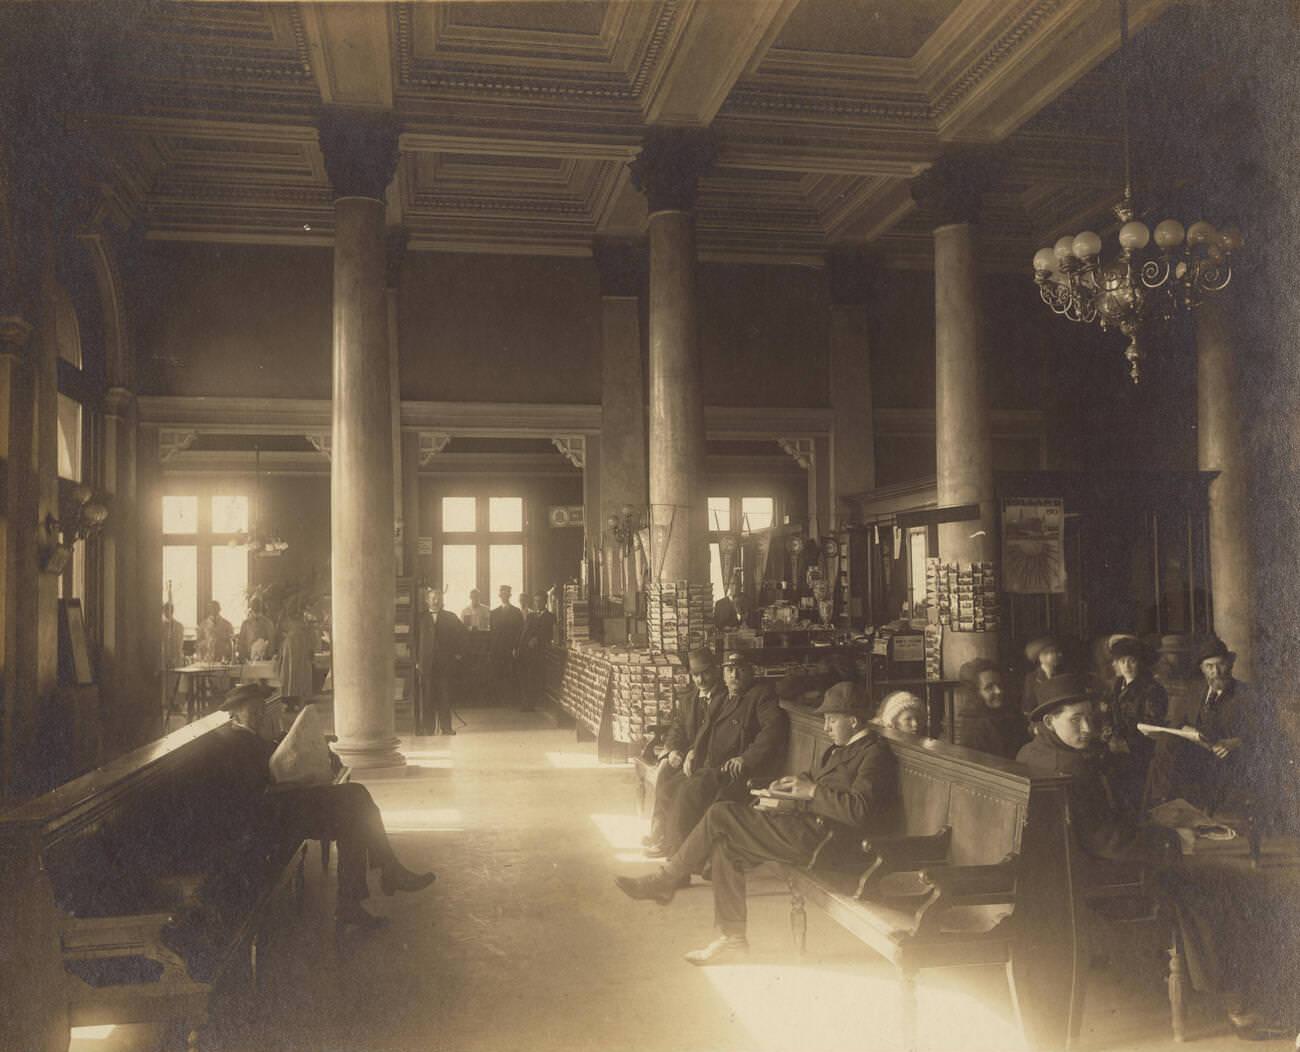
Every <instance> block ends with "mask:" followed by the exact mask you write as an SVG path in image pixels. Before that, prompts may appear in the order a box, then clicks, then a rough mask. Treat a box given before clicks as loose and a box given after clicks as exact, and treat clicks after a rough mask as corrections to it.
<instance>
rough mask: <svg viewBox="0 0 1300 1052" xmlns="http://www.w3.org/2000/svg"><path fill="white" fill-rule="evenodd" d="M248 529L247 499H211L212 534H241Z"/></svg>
mask: <svg viewBox="0 0 1300 1052" xmlns="http://www.w3.org/2000/svg"><path fill="white" fill-rule="evenodd" d="M247 529H248V498H247V497H213V498H212V532H213V533H243V532H244V531H246V530H247Z"/></svg>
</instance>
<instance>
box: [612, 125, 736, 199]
mask: <svg viewBox="0 0 1300 1052" xmlns="http://www.w3.org/2000/svg"><path fill="white" fill-rule="evenodd" d="M717 159H718V136H717V133H716V132H714V131H713V129H712V128H678V127H665V126H652V127H651V128H649V129H648V130H647V131H646V137H645V141H644V143H643V144H642V146H641V152H640V153H639V154H637V156H636V160H634V161H633V162H632V163H631V165H630V166H629V170H630V172H631V175H632V185H633V186H635V187H636V188H637V189H638V190H640V191H641V193H643V194H645V196H646V200H647V202H648V204H649V208H650V211H651V212H652V213H654V212H666V211H680V212H689V211H690V210H691V209H693V208H694V207H695V195H696V192H697V190H698V189H699V180H700V176H702V175H705V174H707V173H708V171H709V169H710V168H712V167H713V164H714V162H715V161H717Z"/></svg>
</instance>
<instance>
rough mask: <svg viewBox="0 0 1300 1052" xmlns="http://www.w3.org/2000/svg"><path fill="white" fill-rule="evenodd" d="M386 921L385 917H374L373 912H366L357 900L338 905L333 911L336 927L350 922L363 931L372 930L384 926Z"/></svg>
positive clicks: (344, 925) (341, 926) (342, 926)
mask: <svg viewBox="0 0 1300 1052" xmlns="http://www.w3.org/2000/svg"><path fill="white" fill-rule="evenodd" d="M387 923H388V918H387V917H376V916H375V915H374V914H373V913H367V912H366V910H365V908H364V907H363V906H362V905H361V903H359V902H353V903H349V904H348V905H345V906H340V907H339V908H338V909H337V910H335V912H334V927H335V928H336V929H337V928H344V927H346V926H347V925H349V924H351V925H354V926H355V927H358V928H361V929H362V930H363V931H374V930H375V929H376V928H382V927H384V926H385V925H386V924H387Z"/></svg>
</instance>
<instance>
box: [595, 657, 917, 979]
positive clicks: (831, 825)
mask: <svg viewBox="0 0 1300 1052" xmlns="http://www.w3.org/2000/svg"><path fill="white" fill-rule="evenodd" d="M816 712H817V713H818V714H819V715H821V716H822V717H823V718H824V720H825V727H826V733H827V734H828V735H829V736H830V739H831V743H832V744H831V746H830V747H829V748H828V749H826V751H825V752H824V753H823V754H822V755H821V757H819V759H818V762H817V764H816V766H815V767H814V768H813V771H812V772H811V773H802V774H793V775H787V776H785V777H783V778H778V779H777V780H776V781H774V782H772V784H771V785H770V786H769V789H768V791H769V792H770V793H772V794H774V796H776V797H777V798H778V799H782V798H783V799H784V801H786V802H788V809H782V810H777V809H770V810H769V809H760V808H755V807H750V806H748V805H746V804H743V803H739V802H737V801H734V800H723V801H719V802H718V803H715V804H713V806H711V807H710V808H709V810H708V812H707V813H706V814H705V816H704V818H703V820H702V821H700V822H699V824H697V825H696V827H695V828H694V829H693V830H692V831H691V834H690V836H688V837H687V838H686V842H685V843H684V844H682V846H681V848H680V849H679V850H678V851H677V852H676V853H675V854H674V855H673V856H672V857H671V858H670V859H669V860H668V861H667V863H665V865H664V866H663V868H662V869H660V870H659V872H658V873H655V874H653V875H651V876H648V877H639V878H633V877H617V878H616V879H615V883H616V884H617V885H618V887H619V889H620V890H621V891H623V893H624V894H626V895H628V896H629V897H631V898H634V899H653V900H654V901H656V902H658V903H660V904H661V905H667V904H668V903H669V902H671V901H672V899H673V895H674V893H675V892H676V890H677V889H678V888H679V887H681V886H682V885H683V884H684V883H685V882H686V881H688V880H689V879H690V875H691V874H692V873H699V872H702V871H703V869H704V867H705V866H706V865H708V866H709V867H710V869H711V873H712V880H713V912H714V922H715V924H716V926H717V928H718V931H719V935H718V937H717V938H716V939H715V940H714V941H713V942H712V943H710V944H709V945H708V946H706V947H704V948H703V949H700V950H692V951H691V952H690V953H688V954H687V955H686V959H687V960H688V961H690V962H691V963H692V964H700V965H703V964H722V963H726V962H728V961H732V960H736V959H737V958H740V957H743V956H744V955H745V954H746V953H747V952H748V950H749V943H748V941H747V938H746V933H745V928H746V917H747V912H746V903H745V874H746V872H747V871H748V870H750V869H753V868H754V867H756V866H759V865H761V864H762V863H764V862H786V863H790V864H794V865H800V866H811V865H813V864H814V863H818V864H829V865H834V864H835V862H836V861H838V860H840V859H841V858H847V857H858V858H860V856H861V847H860V843H861V840H862V837H863V836H864V835H867V834H870V833H873V832H876V831H878V830H879V829H880V828H882V827H883V826H884V823H885V822H886V821H887V820H888V819H889V818H891V817H892V805H893V803H894V801H895V799H896V798H897V795H898V778H897V774H896V770H895V764H894V758H893V756H892V755H891V754H890V752H889V750H888V749H887V748H885V746H884V744H883V743H882V741H881V739H880V737H879V736H878V735H877V734H876V732H875V731H874V730H872V728H871V726H870V724H869V722H868V721H869V719H870V708H869V704H868V702H867V699H866V696H865V694H864V692H863V691H862V690H861V688H860V687H859V686H858V685H857V684H854V683H837V684H835V686H833V687H831V688H830V690H828V691H827V692H826V697H825V699H824V700H823V701H822V703H821V705H820V706H819V707H818V708H817V710H816Z"/></svg>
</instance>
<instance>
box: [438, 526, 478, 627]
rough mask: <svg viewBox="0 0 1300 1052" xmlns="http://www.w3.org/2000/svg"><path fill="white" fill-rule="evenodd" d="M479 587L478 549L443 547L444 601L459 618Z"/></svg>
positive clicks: (460, 545) (470, 547)
mask: <svg viewBox="0 0 1300 1052" xmlns="http://www.w3.org/2000/svg"><path fill="white" fill-rule="evenodd" d="M477 587H478V548H476V547H475V546H474V545H472V544H444V545H443V546H442V588H443V593H442V601H443V605H444V606H445V607H446V608H447V609H448V610H450V611H451V612H452V613H453V614H455V615H456V616H457V617H459V616H460V612H461V611H462V610H464V609H465V607H467V606H469V593H470V592H471V591H473V590H474V589H475V588H477Z"/></svg>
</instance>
